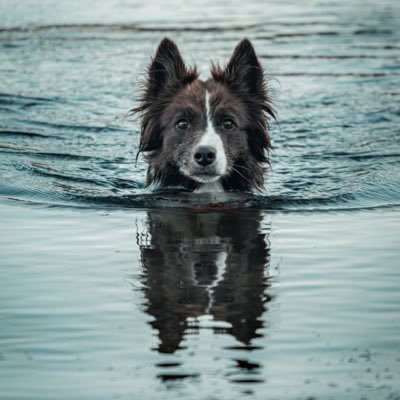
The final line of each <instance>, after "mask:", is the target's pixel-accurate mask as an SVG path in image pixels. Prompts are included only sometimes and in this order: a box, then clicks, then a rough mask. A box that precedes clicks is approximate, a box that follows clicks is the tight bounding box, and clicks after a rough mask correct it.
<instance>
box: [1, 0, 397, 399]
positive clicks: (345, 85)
mask: <svg viewBox="0 0 400 400" xmlns="http://www.w3.org/2000/svg"><path fill="white" fill-rule="evenodd" d="M187 3H188V2H181V1H177V0H176V1H173V2H169V5H168V7H166V6H165V5H163V3H161V2H133V1H130V2H128V1H124V0H121V1H117V0H113V1H108V2H106V1H96V2H92V1H88V2H85V4H81V3H80V2H68V3H67V2H65V3H64V2H56V1H50V0H46V1H42V2H37V1H33V0H26V1H24V2H19V3H17V4H15V2H11V1H8V0H5V1H3V2H2V3H1V5H0V48H1V51H0V76H1V79H0V161H1V162H0V221H1V232H2V234H1V236H0V249H1V258H0V260H1V261H0V274H1V282H2V284H1V291H0V327H1V329H0V398H4V399H45V398H49V399H55V398H57V399H72V398H75V399H76V398H78V399H91V398H93V399H110V398H122V399H128V398H129V399H131V398H141V399H164V398H165V399H175V398H177V397H182V398H187V399H197V398H202V399H203V398H204V399H214V398H215V399H231V398H233V397H237V396H238V395H239V396H244V397H246V396H247V397H248V398H255V399H264V398H266V396H268V398H271V399H295V398H296V399H311V398H322V399H330V398H332V399H361V398H368V399H377V398H379V399H391V400H393V399H398V398H400V384H399V382H400V379H399V375H400V344H399V339H398V332H399V330H400V310H399V304H400V295H399V292H398V286H399V282H400V279H399V278H400V276H399V275H400V273H399V269H398V265H399V262H398V259H399V255H400V251H399V247H400V246H399V233H400V232H399V231H400V229H399V225H400V223H399V211H400V207H399V206H400V168H399V167H400V140H399V139H400V130H399V122H400V113H399V97H400V91H399V81H400V78H399V75H400V53H399V49H400V46H399V39H400V30H399V18H400V7H399V5H398V4H397V2H395V1H388V0H387V1H386V0H385V1H383V2H379V3H377V2H372V1H362V2H361V1H359V2H358V1H356V2H345V1H330V2H328V1H323V2H310V3H308V4H300V3H298V2H294V1H286V2H280V3H279V4H277V3H276V2H258V1H251V2H247V3H246V5H245V6H244V5H243V4H241V2H229V5H228V3H227V2H224V1H219V2H211V1H207V0H202V1H200V0H199V1H194V2H190V4H187ZM228 11H229V12H228ZM164 36H169V37H171V38H173V39H175V40H176V41H177V43H178V45H179V47H180V48H181V50H182V53H183V55H184V57H185V58H186V59H187V60H189V61H193V62H196V63H197V65H198V66H199V69H200V70H201V71H202V73H203V74H204V75H206V74H207V71H208V67H209V60H210V58H212V59H214V60H220V61H222V62H223V61H225V60H226V59H227V58H228V57H229V56H230V54H231V52H232V49H233V47H234V45H235V44H236V42H238V41H239V40H240V39H241V38H242V37H244V36H246V37H249V38H250V39H251V40H252V42H253V43H254V45H255V48H256V50H257V52H258V54H259V55H260V58H261V60H262V62H263V63H264V65H265V66H266V67H267V70H268V73H269V74H270V76H271V85H272V87H273V89H274V98H275V103H276V105H277V109H278V111H279V124H277V123H275V124H273V125H272V127H271V128H272V129H271V134H272V137H273V147H274V149H273V152H272V154H271V164H272V170H271V171H270V172H269V173H268V174H267V176H266V193H265V194H263V195H258V196H249V195H244V194H236V195H235V196H233V195H229V196H227V195H226V194H222V195H217V196H212V197H209V196H204V195H202V196H199V195H198V196H193V195H190V194H182V195H177V194H176V193H172V194H171V193H164V194H157V195H155V194H152V193H148V192H146V191H145V190H144V176H145V172H146V165H145V163H144V161H143V160H142V159H141V158H139V160H138V163H137V165H135V157H136V152H137V148H138V141H139V138H138V135H139V123H138V121H137V120H135V119H133V118H132V117H129V116H128V115H127V113H128V111H129V110H130V109H131V108H132V107H133V106H134V105H135V97H136V92H137V89H138V81H139V80H140V79H141V77H142V75H141V74H142V72H143V70H144V68H145V67H146V65H147V63H148V61H149V57H150V55H151V54H152V53H153V52H154V50H155V48H156V46H157V44H158V42H159V41H160V40H161V39H162V38H163V37H164ZM210 206H211V207H213V208H210ZM216 206H217V207H216ZM177 207H178V208H177Z"/></svg>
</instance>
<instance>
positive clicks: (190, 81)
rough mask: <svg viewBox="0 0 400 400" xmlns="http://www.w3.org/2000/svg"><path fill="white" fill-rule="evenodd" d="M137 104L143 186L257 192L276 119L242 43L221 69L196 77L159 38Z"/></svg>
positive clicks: (253, 57) (248, 49)
mask: <svg viewBox="0 0 400 400" xmlns="http://www.w3.org/2000/svg"><path fill="white" fill-rule="evenodd" d="M139 101H140V104H139V106H138V107H137V108H134V109H133V110H132V112H133V113H137V112H138V113H140V115H141V137H140V146H139V152H138V155H139V153H140V152H143V153H144V154H145V157H146V160H147V162H148V164H149V168H148V171H147V179H146V186H147V187H149V186H151V187H152V188H157V189H165V188H181V189H182V188H183V189H184V190H187V191H195V192H220V191H251V190H252V189H259V190H261V189H262V188H263V183H264V177H263V173H264V172H265V166H266V164H268V151H269V149H270V148H271V141H270V136H269V132H268V121H269V119H270V118H275V111H274V109H273V106H272V103H271V100H270V97H269V95H268V91H267V85H266V79H265V74H264V70H263V68H262V66H261V64H260V62H259V60H258V58H257V55H256V53H255V51H254V48H253V46H252V44H251V42H250V41H249V40H247V39H243V40H242V41H241V42H240V43H239V44H238V45H237V46H236V48H235V50H234V52H233V55H232V57H231V59H230V60H229V62H228V64H227V65H226V67H225V68H221V67H220V66H219V65H218V64H212V68H211V77H210V78H208V79H207V80H206V81H202V80H200V79H199V74H198V72H197V69H196V68H195V67H194V68H190V67H188V66H187V65H186V64H185V62H184V61H183V59H182V57H181V54H180V52H179V50H178V47H177V46H176V44H175V43H174V42H173V41H172V40H170V39H168V38H165V39H163V40H162V41H161V43H160V45H159V46H158V49H157V52H156V54H155V56H154V58H153V59H152V60H151V62H150V65H149V67H148V70H147V76H146V80H145V83H144V87H143V93H142V96H141V98H140V99H139Z"/></svg>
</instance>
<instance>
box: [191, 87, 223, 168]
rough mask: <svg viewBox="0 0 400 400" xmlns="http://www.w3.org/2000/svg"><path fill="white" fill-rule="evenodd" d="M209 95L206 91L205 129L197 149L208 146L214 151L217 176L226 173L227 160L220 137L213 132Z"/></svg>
mask: <svg viewBox="0 0 400 400" xmlns="http://www.w3.org/2000/svg"><path fill="white" fill-rule="evenodd" d="M210 110H211V107H210V94H209V93H208V91H206V113H207V127H206V131H205V132H204V135H203V136H202V137H201V139H200V141H199V143H197V147H200V146H210V147H213V148H214V149H215V153H216V157H215V170H216V172H217V173H218V174H219V175H224V174H225V172H226V166H227V159H226V154H225V149H224V143H223V142H222V139H221V137H220V136H219V135H218V133H217V132H215V129H214V125H213V123H212V121H211V111H210Z"/></svg>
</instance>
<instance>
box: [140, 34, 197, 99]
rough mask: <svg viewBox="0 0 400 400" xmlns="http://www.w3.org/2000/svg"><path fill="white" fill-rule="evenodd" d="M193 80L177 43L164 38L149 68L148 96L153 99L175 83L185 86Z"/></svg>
mask: <svg viewBox="0 0 400 400" xmlns="http://www.w3.org/2000/svg"><path fill="white" fill-rule="evenodd" d="M188 78H189V79H193V77H192V74H191V71H189V70H188V68H187V67H186V65H185V63H184V61H183V59H182V56H181V53H180V52H179V49H178V47H177V45H176V44H175V42H173V41H172V40H171V39H168V38H164V39H163V40H162V41H161V43H160V44H159V46H158V49H157V51H156V54H155V56H154V58H153V59H152V61H151V63H150V65H149V68H148V77H147V88H146V89H147V95H148V96H151V97H153V98H155V97H157V95H158V94H159V93H160V92H161V90H163V89H165V88H166V87H167V86H170V85H173V84H174V83H177V82H179V83H181V84H185V83H186V81H187V80H188Z"/></svg>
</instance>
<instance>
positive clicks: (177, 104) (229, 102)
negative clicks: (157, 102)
mask: <svg viewBox="0 0 400 400" xmlns="http://www.w3.org/2000/svg"><path fill="white" fill-rule="evenodd" d="M242 108H243V107H242V104H241V102H240V100H239V99H238V98H237V97H236V96H234V95H233V94H232V93H231V91H230V90H229V88H227V87H226V85H223V84H221V83H219V82H215V81H214V80H213V79H212V78H210V79H208V80H206V81H202V80H200V79H196V80H194V81H193V82H191V83H189V84H188V85H185V86H184V87H183V88H182V89H181V90H180V91H179V92H178V93H177V94H176V95H175V97H174V98H173V100H172V101H171V102H170V104H169V105H168V107H167V109H166V112H165V113H164V116H165V117H166V118H167V119H170V115H171V114H177V113H179V112H180V111H182V110H184V109H190V110H192V112H194V113H196V114H198V115H206V114H207V113H211V114H214V112H216V111H218V110H220V109H223V110H226V109H231V110H233V111H234V112H236V113H241V111H242Z"/></svg>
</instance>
